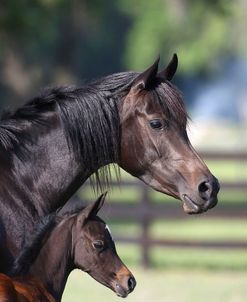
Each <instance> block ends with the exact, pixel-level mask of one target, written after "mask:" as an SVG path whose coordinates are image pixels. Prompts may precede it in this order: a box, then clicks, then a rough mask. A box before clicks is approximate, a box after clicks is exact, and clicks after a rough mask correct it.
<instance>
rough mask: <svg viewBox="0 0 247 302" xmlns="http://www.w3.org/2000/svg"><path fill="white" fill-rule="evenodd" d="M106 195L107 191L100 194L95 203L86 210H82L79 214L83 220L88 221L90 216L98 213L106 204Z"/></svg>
mask: <svg viewBox="0 0 247 302" xmlns="http://www.w3.org/2000/svg"><path fill="white" fill-rule="evenodd" d="M106 195H107V192H105V193H104V194H102V195H100V197H99V198H98V199H97V200H96V201H95V202H94V203H93V204H90V205H88V206H87V207H86V208H85V209H84V210H82V212H81V214H80V215H79V216H81V218H82V220H83V221H86V220H87V219H89V218H90V217H93V216H96V215H97V213H98V212H99V210H100V209H101V208H102V206H103V205H104V202H105V197H106ZM80 220H81V219H80Z"/></svg>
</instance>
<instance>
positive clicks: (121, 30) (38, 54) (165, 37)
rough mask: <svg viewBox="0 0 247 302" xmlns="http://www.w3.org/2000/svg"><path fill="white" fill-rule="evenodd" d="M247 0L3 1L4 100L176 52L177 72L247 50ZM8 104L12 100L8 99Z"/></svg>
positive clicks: (0, 68) (0, 80) (0, 89)
mask: <svg viewBox="0 0 247 302" xmlns="http://www.w3.org/2000/svg"><path fill="white" fill-rule="evenodd" d="M246 18H247V5H246V1H245V0H236V1H230V0H214V1H213V0H207V1H206V0H152V1H149V0H145V1H144V0H115V1H100V0H91V1H90V0H81V1H80V0H71V1H70V0H36V1H32V0H1V2H0V41H1V42H0V97H1V102H3V100H6V101H7V102H8V103H10V102H13V103H14V102H15V101H17V100H19V99H26V97H27V95H31V94H33V93H34V90H37V88H39V87H42V86H47V85H54V84H56V85H58V84H63V83H67V84H68V83H76V82H79V81H80V82H81V79H84V78H86V79H91V78H94V77H96V76H101V75H103V74H109V73H112V72H116V71H121V70H123V69H136V70H141V69H143V68H145V67H146V66H147V65H148V64H150V63H151V62H152V60H153V59H154V58H155V57H156V56H157V55H158V53H160V54H161V59H162V60H164V62H163V64H166V63H167V60H168V59H169V58H168V57H170V56H171V55H172V53H173V52H178V54H179V58H180V62H182V64H180V68H179V71H182V72H184V73H188V72H190V73H193V72H194V73H199V72H205V71H210V70H212V69H214V68H215V67H216V66H217V64H216V62H219V61H220V60H219V59H221V58H224V57H227V56H231V55H236V54H237V55H239V54H243V53H244V52H246V51H247V46H246V37H245V36H246V35H245V28H246V26H245V22H246ZM10 100H11V101H10Z"/></svg>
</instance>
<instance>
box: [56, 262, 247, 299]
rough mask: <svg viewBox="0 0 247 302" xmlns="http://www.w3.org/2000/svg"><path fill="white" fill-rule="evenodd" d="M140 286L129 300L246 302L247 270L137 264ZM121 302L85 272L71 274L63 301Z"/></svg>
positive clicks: (135, 273)
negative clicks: (164, 267) (173, 268)
mask: <svg viewBox="0 0 247 302" xmlns="http://www.w3.org/2000/svg"><path fill="white" fill-rule="evenodd" d="M132 272H133V274H134V275H135V277H136V279H137V287H136V289H135V291H134V292H133V293H131V294H130V295H129V296H128V298H127V299H128V301H129V302H132V301H133V302H148V301H152V302H208V301H210V302H245V301H246V297H247V274H246V272H231V271H222V272H212V271H191V270H189V269H188V270H179V271H176V270H154V269H152V270H145V271H144V270H141V269H140V268H136V267H133V269H132ZM71 301H72V302H79V301H80V302H81V301H90V302H96V301H97V302H98V301H100V302H117V301H121V298H119V297H117V296H116V295H115V293H114V292H112V291H111V290H109V289H108V288H106V287H104V286H102V285H101V284H98V283H96V281H95V280H93V279H92V278H90V277H89V276H87V275H86V274H85V273H82V272H80V271H75V272H73V273H72V274H71V276H70V278H69V282H68V284H67V287H66V290H65V293H64V296H63V299H62V302H71Z"/></svg>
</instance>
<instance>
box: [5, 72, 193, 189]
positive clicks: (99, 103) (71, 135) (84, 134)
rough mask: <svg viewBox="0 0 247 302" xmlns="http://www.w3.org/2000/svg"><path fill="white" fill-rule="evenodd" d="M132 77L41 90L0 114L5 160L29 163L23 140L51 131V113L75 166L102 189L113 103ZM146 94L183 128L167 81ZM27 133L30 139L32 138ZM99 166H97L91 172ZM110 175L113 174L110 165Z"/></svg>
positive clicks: (114, 138)
mask: <svg viewBox="0 0 247 302" xmlns="http://www.w3.org/2000/svg"><path fill="white" fill-rule="evenodd" d="M138 75H139V73H138V72H122V73H117V74H113V75H109V76H106V77H103V78H101V79H99V80H96V81H94V82H92V83H90V84H87V85H85V86H84V87H82V88H75V87H69V86H67V87H57V88H50V89H46V90H44V91H43V92H42V93H41V94H40V96H37V97H35V98H34V99H32V100H31V101H29V102H28V103H26V104H25V105H24V106H22V107H20V108H19V109H17V110H16V111H14V112H9V113H5V114H4V115H3V116H2V119H1V120H0V150H1V152H5V154H6V156H8V157H9V156H11V154H13V153H14V154H16V155H17V156H19V158H20V160H22V161H25V160H29V156H28V152H29V150H28V142H29V141H30V140H32V139H37V138H35V136H39V135H41V134H40V133H41V132H42V131H40V130H42V129H51V127H52V125H51V122H50V117H51V116H53V115H54V116H56V115H57V117H58V119H59V120H60V121H61V124H62V127H63V129H64V133H65V136H66V139H67V142H68V146H69V147H70V148H71V151H72V152H73V153H74V154H75V156H76V158H77V159H78V161H79V162H82V163H83V160H82V159H84V161H86V165H85V167H84V168H85V169H86V168H88V171H89V172H90V171H96V172H95V173H94V175H93V176H92V177H93V178H94V179H95V180H96V187H97V189H101V191H102V189H104V188H105V187H108V184H109V180H110V179H111V168H110V166H109V165H106V163H108V162H109V161H110V162H112V163H116V162H118V160H119V155H120V118H119V113H118V105H119V102H120V101H121V100H122V98H123V97H124V96H125V95H126V94H127V93H128V91H129V89H130V87H131V85H132V83H133V82H134V80H135V79H136V77H137V76H138ZM150 93H151V94H152V95H153V96H154V99H155V100H157V101H158V103H159V104H160V105H161V107H162V109H163V110H165V111H166V112H167V113H168V114H169V116H170V117H171V118H172V119H174V120H176V121H178V123H179V124H180V125H181V127H186V120H187V113H186V110H185V107H184V105H183V102H182V99H181V97H180V94H179V92H178V90H177V89H176V88H175V87H174V86H173V85H172V84H171V83H170V82H168V81H166V82H164V83H160V82H159V81H158V79H157V85H156V86H155V87H153V88H152V89H150ZM30 128H31V130H32V132H31V134H30V131H28V130H29V129H30ZM34 130H36V131H35V132H34ZM33 132H34V133H35V135H33V136H32V133H33ZM25 155H26V156H25ZM105 165H106V166H105ZM99 166H102V168H100V169H99V170H97V169H98V167H99ZM115 171H116V172H117V176H119V171H118V169H116V167H115ZM102 184H103V185H102ZM104 184H105V185H104Z"/></svg>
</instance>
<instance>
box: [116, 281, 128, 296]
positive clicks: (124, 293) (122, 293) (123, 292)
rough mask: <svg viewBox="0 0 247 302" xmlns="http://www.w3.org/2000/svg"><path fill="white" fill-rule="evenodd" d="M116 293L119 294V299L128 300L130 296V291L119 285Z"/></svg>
mask: <svg viewBox="0 0 247 302" xmlns="http://www.w3.org/2000/svg"><path fill="white" fill-rule="evenodd" d="M114 292H115V293H116V294H117V296H118V297H121V298H126V297H127V296H128V294H129V291H127V290H125V289H124V288H123V287H122V286H120V285H119V284H116V286H115V288H114Z"/></svg>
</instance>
